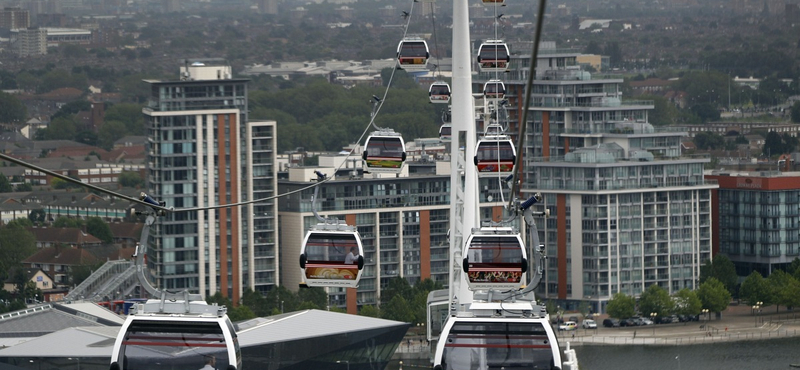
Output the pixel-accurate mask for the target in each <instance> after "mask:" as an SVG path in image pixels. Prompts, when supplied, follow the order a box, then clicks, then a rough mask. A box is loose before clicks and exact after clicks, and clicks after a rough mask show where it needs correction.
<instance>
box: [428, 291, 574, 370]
mask: <svg viewBox="0 0 800 370" xmlns="http://www.w3.org/2000/svg"><path fill="white" fill-rule="evenodd" d="M494 305H495V306H496V308H497V311H502V310H505V309H507V308H508V307H510V306H513V305H514V304H513V303H510V302H509V303H494ZM527 310H528V311H529V312H530V311H531V306H530V304H528V307H527ZM562 364H563V362H562V355H561V349H560V348H559V346H558V339H557V338H556V335H555V332H554V331H553V327H552V326H551V325H550V323H549V322H548V321H547V319H546V318H544V317H522V315H520V317H458V316H453V317H449V318H448V320H447V322H446V323H445V325H444V327H443V328H442V333H441V335H440V336H439V341H438V342H437V343H436V352H435V354H434V358H433V369H434V370H469V369H479V370H491V369H523V368H524V369H561V368H562ZM569 368H572V367H569Z"/></svg>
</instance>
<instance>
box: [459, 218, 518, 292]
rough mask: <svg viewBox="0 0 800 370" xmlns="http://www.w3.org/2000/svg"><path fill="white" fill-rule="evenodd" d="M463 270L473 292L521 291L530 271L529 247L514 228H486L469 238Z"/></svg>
mask: <svg viewBox="0 0 800 370" xmlns="http://www.w3.org/2000/svg"><path fill="white" fill-rule="evenodd" d="M465 249H466V250H465V251H464V255H465V256H466V257H464V261H463V264H462V268H463V270H464V273H465V274H466V275H467V283H468V285H469V288H470V289H471V290H479V289H495V290H506V289H519V288H520V287H521V286H522V274H524V273H525V271H527V269H528V257H527V254H526V253H525V244H524V243H523V242H522V238H521V237H520V234H519V233H516V232H514V231H513V230H512V229H511V228H510V227H482V228H481V229H480V230H474V231H473V233H472V234H471V235H470V236H469V238H468V239H467V243H466V248H465Z"/></svg>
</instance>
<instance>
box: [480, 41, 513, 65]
mask: <svg viewBox="0 0 800 370" xmlns="http://www.w3.org/2000/svg"><path fill="white" fill-rule="evenodd" d="M509 62H511V52H509V50H508V45H506V43H505V42H503V41H502V40H487V41H486V42H484V43H483V44H481V46H480V48H479V49H478V67H480V70H481V72H507V71H508V68H509Z"/></svg>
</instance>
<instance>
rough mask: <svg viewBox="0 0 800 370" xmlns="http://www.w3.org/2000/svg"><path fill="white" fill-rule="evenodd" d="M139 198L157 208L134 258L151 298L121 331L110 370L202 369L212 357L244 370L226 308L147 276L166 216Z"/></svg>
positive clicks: (228, 369) (136, 309)
mask: <svg viewBox="0 0 800 370" xmlns="http://www.w3.org/2000/svg"><path fill="white" fill-rule="evenodd" d="M140 199H141V200H142V201H144V202H146V203H148V204H150V205H152V206H153V210H154V211H155V212H140V213H143V214H147V218H146V220H145V226H144V227H143V228H142V235H141V237H140V240H141V241H140V243H139V245H137V247H136V253H135V254H134V257H135V261H136V267H137V276H138V279H139V283H140V284H141V286H142V287H143V288H144V290H146V291H147V292H148V294H149V295H150V296H152V297H159V299H150V300H148V301H147V302H144V303H139V304H136V305H135V306H133V307H132V308H131V312H130V313H129V316H128V317H127V318H126V319H125V322H124V323H123V324H122V328H120V331H119V334H118V335H117V338H116V341H115V342H114V350H113V352H112V353H111V366H110V369H111V370H138V369H151V368H159V369H161V368H170V369H188V368H192V367H195V368H199V367H202V366H203V363H204V359H205V360H209V359H212V358H213V361H214V362H215V364H216V366H217V367H218V368H221V369H226V370H236V369H239V370H241V368H242V353H241V349H240V348H239V341H238V339H237V336H236V330H235V329H234V327H233V324H232V323H231V321H230V319H229V318H228V315H227V314H226V312H227V308H226V307H224V306H217V305H216V304H213V305H209V304H207V303H206V302H205V301H204V300H203V297H202V296H201V295H199V294H190V293H189V292H188V291H186V290H184V291H182V292H168V291H160V290H158V289H156V288H155V287H153V286H152V285H150V282H149V281H148V280H147V277H146V276H145V271H146V270H147V269H146V268H145V267H143V266H145V264H144V258H145V256H146V253H147V244H146V243H147V240H148V237H149V233H150V226H151V225H152V224H153V223H154V222H155V217H154V216H155V215H162V214H163V212H164V208H163V207H164V203H163V202H157V201H155V200H154V199H153V198H151V197H150V196H148V195H147V194H145V193H141V196H140Z"/></svg>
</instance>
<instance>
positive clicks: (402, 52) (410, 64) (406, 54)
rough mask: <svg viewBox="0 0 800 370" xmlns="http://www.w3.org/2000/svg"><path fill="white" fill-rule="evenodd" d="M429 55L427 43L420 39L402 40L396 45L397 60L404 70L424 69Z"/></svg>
mask: <svg viewBox="0 0 800 370" xmlns="http://www.w3.org/2000/svg"><path fill="white" fill-rule="evenodd" d="M429 56H430V54H429V52H428V43H427V42H425V40H422V39H412V40H402V41H400V45H398V47H397V61H398V62H399V63H400V68H402V69H405V70H425V69H426V68H427V64H428V57H429Z"/></svg>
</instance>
